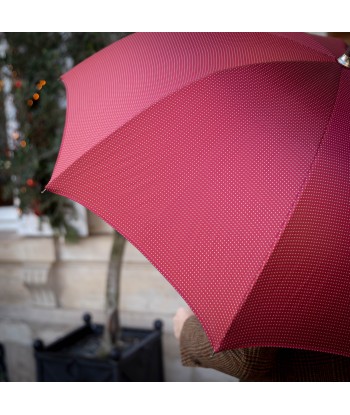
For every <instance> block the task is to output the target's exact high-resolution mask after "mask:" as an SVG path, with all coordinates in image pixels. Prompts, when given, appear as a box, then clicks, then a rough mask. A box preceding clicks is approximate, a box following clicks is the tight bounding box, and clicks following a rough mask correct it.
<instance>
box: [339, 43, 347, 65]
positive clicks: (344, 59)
mask: <svg viewBox="0 0 350 415" xmlns="http://www.w3.org/2000/svg"><path fill="white" fill-rule="evenodd" d="M338 63H340V65H343V66H345V67H346V68H350V46H349V47H348V49H347V51H346V52H345V53H344V54H343V55H341V56H340V57H339V58H338Z"/></svg>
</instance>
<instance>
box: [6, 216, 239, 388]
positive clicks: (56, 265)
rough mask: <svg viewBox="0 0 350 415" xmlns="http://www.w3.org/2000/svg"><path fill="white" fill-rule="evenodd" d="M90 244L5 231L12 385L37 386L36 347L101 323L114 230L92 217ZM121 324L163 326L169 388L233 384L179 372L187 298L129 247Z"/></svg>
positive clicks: (203, 372) (207, 373)
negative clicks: (88, 318)
mask: <svg viewBox="0 0 350 415" xmlns="http://www.w3.org/2000/svg"><path fill="white" fill-rule="evenodd" d="M87 225H88V236H86V237H83V238H82V239H81V240H80V242H79V243H77V244H66V243H65V242H64V241H63V240H61V241H59V242H58V243H57V244H56V245H55V243H54V239H53V238H52V237H50V236H43V235H40V236H28V235H21V234H20V232H4V231H1V230H0V342H1V343H3V344H4V346H5V351H6V363H7V367H8V372H9V378H10V380H11V381H35V376H36V374H35V364H34V358H33V349H32V344H33V340H34V339H36V338H41V339H42V340H44V342H45V343H48V342H51V341H53V340H55V339H57V338H58V337H60V336H62V335H64V334H66V333H67V332H68V331H70V330H72V329H73V328H76V327H77V326H80V325H81V324H82V315H83V313H84V312H87V311H88V312H90V313H91V314H92V315H93V319H94V321H96V322H101V323H104V313H103V310H104V298H105V289H106V275H107V269H108V260H109V252H110V249H111V246H112V230H111V228H110V227H109V226H108V225H106V224H105V223H104V222H103V221H102V220H101V219H99V218H98V217H97V216H95V215H93V214H92V213H90V212H88V213H87ZM121 280H122V285H121V322H122V325H123V326H130V327H142V328H151V327H153V322H154V320H155V319H158V318H160V319H161V320H163V322H164V334H163V353H164V365H165V377H166V380H167V381H234V380H235V379H234V378H231V377H229V376H226V375H224V374H221V373H220V372H216V371H214V370H211V369H203V368H186V367H183V366H182V365H181V360H180V355H179V350H178V344H177V340H176V339H175V338H174V335H173V331H172V330H173V328H172V318H173V315H174V313H175V311H176V310H177V308H178V307H180V306H183V305H185V303H184V301H183V300H182V298H181V297H180V296H179V294H178V293H177V292H176V291H175V289H174V288H173V287H172V286H171V285H170V284H169V283H168V282H167V280H166V279H165V278H164V277H163V276H162V275H161V274H160V273H159V271H158V270H157V269H155V268H154V267H153V265H152V264H151V263H150V262H149V261H148V260H147V259H146V258H145V257H144V256H143V255H142V254H141V253H140V252H139V251H138V250H137V249H136V248H135V247H134V246H133V245H132V244H130V243H129V242H127V245H126V249H125V254H124V257H123V264H122V276H121Z"/></svg>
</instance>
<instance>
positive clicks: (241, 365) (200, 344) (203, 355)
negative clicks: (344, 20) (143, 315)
mask: <svg viewBox="0 0 350 415" xmlns="http://www.w3.org/2000/svg"><path fill="white" fill-rule="evenodd" d="M179 341H180V353H181V361H182V364H183V365H184V366H192V367H206V368H211V369H215V370H218V371H220V372H223V373H226V374H228V375H231V376H234V377H236V378H238V379H240V380H245V381H264V380H265V381H268V380H270V378H271V373H272V370H273V368H274V366H275V364H276V359H277V350H278V349H277V348H272V347H251V348H244V349H236V350H226V351H223V352H218V353H215V354H214V355H213V356H212V353H213V348H212V346H211V344H210V342H209V339H208V337H207V335H206V333H205V331H204V329H203V327H202V325H201V324H200V322H199V320H198V319H197V317H196V316H195V315H191V316H189V317H187V318H186V320H185V321H184V323H183V325H182V330H181V332H180V336H179Z"/></svg>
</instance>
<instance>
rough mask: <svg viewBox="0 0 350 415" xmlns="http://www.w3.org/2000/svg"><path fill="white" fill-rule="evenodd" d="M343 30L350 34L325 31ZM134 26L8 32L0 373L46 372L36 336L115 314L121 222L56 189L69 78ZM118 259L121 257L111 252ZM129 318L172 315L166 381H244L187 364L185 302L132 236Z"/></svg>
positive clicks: (2, 63) (1, 115)
mask: <svg viewBox="0 0 350 415" xmlns="http://www.w3.org/2000/svg"><path fill="white" fill-rule="evenodd" d="M317 34H319V35H325V36H326V35H329V36H336V37H341V38H343V39H344V40H345V41H347V42H348V43H349V41H350V34H349V33H325V32H324V33H317ZM128 35H130V33H127V32H122V33H77V32H74V33H73V32H72V33H69V32H65V33H57V32H56V33H0V152H1V156H0V343H1V345H2V348H1V347H0V378H1V380H3V381H6V380H8V381H35V380H37V373H36V364H35V359H34V349H33V342H34V340H35V339H41V340H42V341H43V342H44V344H48V343H51V342H53V341H55V340H56V339H58V338H60V337H62V336H64V335H66V334H67V333H69V332H70V331H71V330H74V329H76V328H77V327H78V326H81V325H82V324H83V322H82V316H83V314H84V313H86V312H89V313H90V314H91V315H92V317H93V321H95V322H98V323H101V324H104V323H105V321H106V311H105V310H106V301H107V300H106V298H107V297H106V292H107V288H108V275H109V273H110V269H111V260H113V258H112V257H111V250H112V247H113V243H114V242H115V240H116V234H115V231H114V230H113V229H112V228H110V226H108V225H107V224H106V223H104V222H103V221H102V220H101V219H100V218H98V217H97V216H95V215H94V214H93V213H91V212H89V211H88V210H87V209H85V208H84V207H83V206H81V205H79V204H77V203H74V202H71V201H70V200H68V199H66V198H64V197H62V196H58V195H55V194H52V193H49V192H45V193H43V194H42V193H41V191H42V189H43V188H44V186H45V185H46V184H47V183H48V182H49V180H50V177H51V173H52V171H53V167H54V164H55V161H56V158H57V155H58V151H59V147H60V142H61V137H62V132H63V128H64V120H65V108H66V96H65V90H64V86H63V84H62V83H61V82H60V80H59V77H60V75H62V74H63V73H65V72H66V71H67V70H69V69H70V68H71V67H72V66H74V65H76V64H78V63H79V62H81V61H82V60H84V59H85V58H87V57H88V56H90V55H92V54H93V53H95V52H97V51H98V50H100V49H102V48H103V47H105V46H107V45H109V44H110V43H112V42H114V41H117V40H119V39H121V38H123V37H125V36H128ZM111 258H112V259H111ZM117 268H118V269H119V272H120V284H119V288H120V300H119V309H120V319H121V324H122V325H123V326H126V327H136V328H146V329H148V328H149V329H151V328H152V327H153V323H154V321H155V320H156V319H160V320H162V321H163V324H164V326H163V334H162V344H163V350H162V354H163V362H164V374H165V380H166V381H235V379H234V378H232V377H229V376H226V375H224V374H221V373H220V372H216V371H213V370H210V369H204V368H186V367H183V366H182V364H181V359H180V354H179V350H178V343H177V340H176V339H175V338H174V335H173V327H172V318H173V315H174V313H175V312H176V310H177V308H178V307H180V306H184V305H185V303H184V301H183V300H182V298H181V297H180V296H179V294H177V292H176V291H175V290H174V289H173V287H172V286H171V285H170V284H169V283H168V282H167V281H166V279H165V278H164V277H163V276H162V275H161V274H160V273H159V272H158V271H157V270H156V269H155V268H154V267H153V265H152V264H150V263H149V262H148V260H147V259H146V258H145V257H144V256H143V255H142V254H141V253H140V252H139V251H138V250H137V249H136V248H135V247H134V246H133V245H132V244H130V243H129V242H128V241H124V244H123V249H122V251H121V255H120V258H119V262H118V264H117Z"/></svg>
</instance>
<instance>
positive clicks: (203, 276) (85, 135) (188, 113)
mask: <svg viewBox="0 0 350 415" xmlns="http://www.w3.org/2000/svg"><path fill="white" fill-rule="evenodd" d="M345 48H346V46H345V44H344V43H343V42H342V41H339V40H336V39H332V38H325V37H319V36H315V35H310V34H302V33H294V34H292V33H136V34H133V35H131V36H128V37H126V38H124V39H122V40H119V41H117V42H116V43H114V44H112V45H111V46H109V47H107V48H105V49H103V50H102V51H100V52H98V53H96V54H95V55H93V56H92V57H90V58H88V59H87V60H85V61H84V62H82V63H80V64H79V65H77V66H76V67H74V68H73V69H71V70H70V71H69V72H67V73H66V74H65V75H63V76H62V80H63V82H64V84H65V86H66V90H67V99H68V108H67V116H66V125H65V130H64V135H63V140H62V144H61V148H60V153H59V156H58V159H57V162H56V165H55V169H54V172H53V174H52V178H51V180H50V182H49V183H48V185H47V186H46V189H47V190H49V191H50V192H53V193H57V194H60V195H62V196H65V197H68V198H70V199H72V200H75V201H77V202H79V203H80V204H82V205H84V206H86V208H88V209H89V210H91V211H92V212H94V213H95V214H97V215H98V216H100V217H101V218H102V219H104V220H105V221H106V222H107V223H109V224H110V225H111V226H112V227H113V228H115V229H116V230H117V231H118V232H119V233H121V234H122V235H123V236H124V237H125V238H126V239H127V240H128V241H130V242H131V243H132V244H133V245H134V246H135V247H136V248H137V249H138V250H139V251H141V252H142V253H143V254H144V255H145V257H146V258H147V259H148V260H149V261H150V262H151V263H152V264H153V265H154V266H155V267H156V268H157V269H158V270H159V271H160V272H161V273H162V274H163V276H164V277H165V278H166V279H167V280H168V281H169V282H170V283H171V284H172V285H173V286H174V287H175V289H176V290H177V291H178V292H179V294H180V295H181V296H182V297H183V298H184V299H185V301H186V302H187V303H188V304H189V306H190V307H191V308H192V310H193V312H194V313H195V314H196V315H197V317H198V318H199V320H200V322H201V323H202V325H203V327H204V329H205V331H206V333H207V335H208V337H209V339H210V341H211V343H212V345H213V348H214V350H215V351H221V350H225V349H231V348H240V347H250V346H277V347H292V348H301V349H309V350H318V351H324V352H332V353H336V354H342V355H345V356H350V202H349V200H350V151H349V150H350V70H349V69H348V68H346V67H345V66H344V65H343V64H341V63H339V62H337V58H338V57H339V56H340V55H342V54H343V53H344V51H345ZM343 61H344V62H343V63H346V56H345V57H343Z"/></svg>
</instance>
